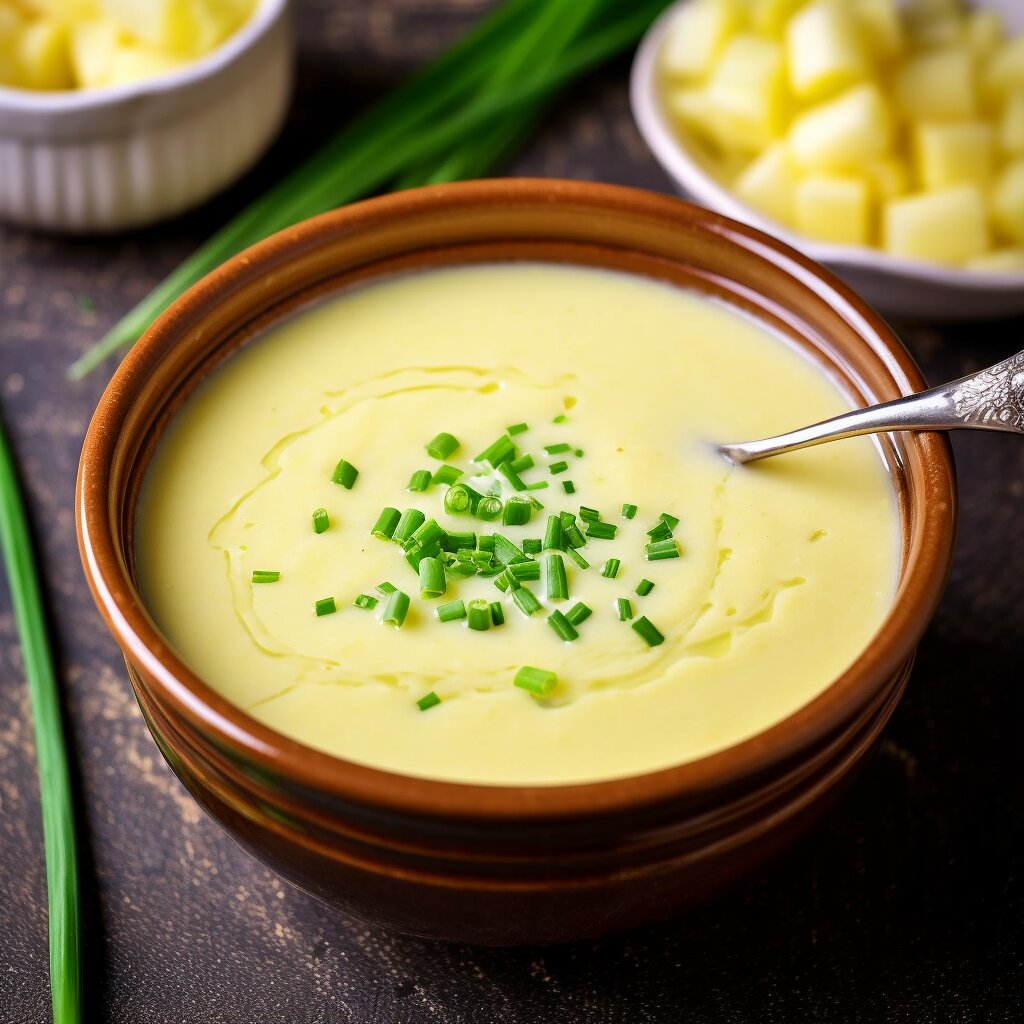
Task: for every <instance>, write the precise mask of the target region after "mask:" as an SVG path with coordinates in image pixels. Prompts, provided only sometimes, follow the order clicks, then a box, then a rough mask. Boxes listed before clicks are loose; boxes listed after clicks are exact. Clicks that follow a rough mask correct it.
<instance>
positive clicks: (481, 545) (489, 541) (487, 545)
mask: <svg viewBox="0 0 1024 1024" xmlns="http://www.w3.org/2000/svg"><path fill="white" fill-rule="evenodd" d="M494 537H495V535H494V534H493V533H482V534H481V535H480V536H479V537H477V539H476V546H477V550H478V551H493V550H494Z"/></svg>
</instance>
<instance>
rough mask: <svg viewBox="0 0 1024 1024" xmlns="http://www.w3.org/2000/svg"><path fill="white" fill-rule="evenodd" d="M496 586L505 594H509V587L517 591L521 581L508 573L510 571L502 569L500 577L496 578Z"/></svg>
mask: <svg viewBox="0 0 1024 1024" xmlns="http://www.w3.org/2000/svg"><path fill="white" fill-rule="evenodd" d="M494 585H495V586H496V587H497V588H498V589H499V590H500V591H501V592H502V593H503V594H507V593H508V590H509V587H511V588H512V589H513V590H517V589H518V588H519V585H520V584H519V580H517V579H516V578H515V576H513V575H512V573H510V572H509V571H508V569H502V570H501V572H499V573H498V575H497V576H495V577H494Z"/></svg>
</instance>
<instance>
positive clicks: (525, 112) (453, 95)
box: [68, 0, 666, 379]
mask: <svg viewBox="0 0 1024 1024" xmlns="http://www.w3.org/2000/svg"><path fill="white" fill-rule="evenodd" d="M665 2H666V0H508V2H506V3H504V4H503V5H502V6H500V7H499V8H497V9H496V10H495V11H494V12H493V13H491V14H490V15H488V16H487V17H486V18H484V19H483V20H482V21H481V22H480V23H479V24H478V25H477V26H476V27H475V28H474V29H473V30H472V31H470V32H469V33H468V34H467V36H466V37H465V38H464V39H462V40H461V41H460V42H459V43H457V44H456V45H455V46H453V47H451V48H450V49H449V50H448V51H446V52H445V53H444V54H442V56H440V57H439V58H438V59H437V60H435V61H433V62H432V63H430V64H429V65H427V66H426V67H425V68H424V69H423V70H421V71H420V72H419V73H418V74H416V75H414V76H413V77H412V78H411V79H410V80H409V81H408V82H406V83H405V84H404V85H403V86H401V87H400V88H399V89H397V90H395V91H394V92H393V93H391V94H390V95H389V96H387V97H386V98H385V99H383V100H382V101H380V102H379V103H376V104H374V105H373V106H372V107H370V108H369V109H367V110H366V111H365V112H364V113H363V114H361V115H360V116H359V117H357V118H356V119H355V120H354V121H353V122H352V123H351V124H350V125H348V126H347V127H346V128H345V129H343V130H342V131H341V132H340V133H338V134H337V135H336V136H335V137H334V138H333V139H332V140H331V141H330V142H328V143H327V144H326V145H325V146H324V147H323V148H322V149H321V150H319V152H317V153H316V154H314V155H313V156H312V157H311V158H310V159H309V160H307V161H306V162H305V163H304V164H302V165H301V166H300V167H298V168H297V169H296V170H295V171H293V172H292V173H291V174H289V175H288V176H287V177H286V178H284V179H283V180H282V181H281V182H279V183H278V184H277V185H275V186H274V187H273V188H271V189H270V190H268V191H267V192H266V193H265V194H264V195H263V196H261V197H260V198H259V199H257V200H256V201H255V202H253V203H252V204H251V205H250V206H248V207H247V208H246V209H244V210H243V211H242V212H241V213H240V214H238V216H236V217H235V218H234V219H233V220H232V221H230V222H229V223H228V224H226V225H225V226H224V227H223V228H221V229H220V230H219V231H218V232H217V233H216V234H215V235H214V236H213V237H212V238H210V239H209V240H208V241H207V242H206V243H204V244H203V245H202V246H201V247H200V248H199V249H198V250H197V251H196V252H195V253H193V254H192V256H190V257H189V258H188V259H186V260H185V262H184V263H182V264H181V265H180V266H179V267H178V268H177V269H176V270H174V271H173V272H172V273H171V274H170V276H169V277H167V278H166V279H165V280H164V281H163V282H162V283H161V284H160V285H158V286H157V287H156V288H155V289H154V290H153V291H152V292H150V294H149V295H147V296H146V297H145V298H144V299H143V300H142V301H141V302H140V303H138V305H136V306H135V308H134V309H132V310H131V311H130V312H129V313H128V314H127V315H126V316H124V317H123V318H122V319H121V320H120V321H119V322H118V323H117V324H115V325H114V327H113V328H112V329H111V330H110V331H109V332H108V333H107V334H106V335H105V336H104V337H103V338H102V339H100V341H99V342H98V343H97V344H96V345H95V346H93V347H92V348H91V349H89V350H88V351H87V352H86V353H85V354H84V355H83V356H82V357H81V358H80V359H79V360H78V361H77V362H75V363H74V364H73V365H72V366H71V367H70V369H69V371H68V372H69V375H70V376H71V377H72V378H73V379H80V378H81V377H83V376H85V375H86V374H87V373H89V372H90V371H91V370H93V369H95V368H96V367H97V366H98V365H99V364H100V363H101V362H102V361H103V360H104V359H106V358H107V357H108V356H110V355H112V354H113V353H115V352H117V351H118V350H120V349H122V348H124V347H125V346H127V345H130V344H131V343H132V342H134V341H135V339H136V338H137V337H138V336H139V335H140V334H141V333H142V332H143V331H144V330H145V329H146V328H147V327H148V326H149V325H150V323H152V321H153V320H154V319H155V318H156V317H157V316H158V315H159V314H160V313H161V312H162V311H163V310H164V309H166V307H167V306H168V305H169V304H170V303H171V302H173V301H174V300H175V299H176V298H177V297H178V296H179V295H181V294H182V293H183V292H184V291H186V290H187V289H188V288H190V287H191V286H192V285H193V284H195V282H196V281H198V280H199V279H200V278H201V277H202V276H203V275H204V274H206V273H208V272H209V271H211V270H212V269H213V268H214V267H216V266H218V265H219V264H220V263H222V262H223V261H224V260H226V259H228V258H229V257H231V256H233V255H235V254H236V253H238V252H240V251H241V250H242V249H244V248H246V247H247V246H249V245H252V244H254V243H255V242H258V241H260V240H261V239H263V238H266V237H267V236H268V235H271V234H273V233H274V232H275V231H279V230H281V229H282V228H285V227H288V226H289V225H291V224H294V223H296V222H297V221H300V220H304V219H305V218H307V217H312V216H315V215H316V214H319V213H324V212H325V211H327V210H330V209H333V208H334V207H337V206H341V205H343V204H345V203H349V202H352V201H354V200H356V199H361V198H364V197H365V196H368V195H371V194H373V193H375V192H380V191H382V190H386V189H388V188H407V187H411V186H414V185H422V184H429V183H435V182H442V181H453V180H457V179H461V178H471V177H478V176H480V175H482V174H485V173H487V172H488V171H489V170H491V169H493V168H494V167H495V166H497V165H498V164H499V163H500V162H501V161H502V160H504V159H506V158H507V156H508V155H509V154H510V153H511V152H512V151H514V150H515V149H516V148H518V147H519V146H520V145H522V143H523V142H524V141H525V140H526V138H527V137H528V136H529V134H530V133H531V132H532V131H533V129H534V127H535V125H536V123H537V122H538V120H539V119H540V117H541V116H542V115H543V112H544V110H545V109H546V108H547V106H548V105H549V104H550V103H551V101H552V100H553V99H554V98H555V97H556V96H557V95H558V93H559V92H560V91H561V90H562V89H563V88H564V87H565V86H567V85H568V84H569V83H571V82H572V81H574V80H575V79H577V78H579V77H580V76H581V75H583V74H585V73H586V72H588V71H590V70H591V69H593V68H595V67H596V66H598V65H600V64H602V63H603V62H605V61H607V60H609V59H610V58H612V57H614V56H616V55H617V54H619V53H621V52H623V51H624V50H626V49H628V48H629V47H630V46H632V45H633V44H634V43H635V42H636V41H637V39H638V38H639V37H640V35H641V34H642V33H643V32H644V30H645V29H646V28H647V26H648V25H649V24H650V22H651V21H652V20H653V18H654V17H655V15H656V14H657V13H658V12H659V11H660V10H661V8H662V7H664V6H665Z"/></svg>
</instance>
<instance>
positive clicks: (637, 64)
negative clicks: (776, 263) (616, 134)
mask: <svg viewBox="0 0 1024 1024" xmlns="http://www.w3.org/2000/svg"><path fill="white" fill-rule="evenodd" d="M693 2H694V0H675V2H674V3H672V4H670V5H669V6H668V7H667V8H665V10H664V11H662V13H661V14H660V15H658V17H657V18H656V19H655V21H654V22H653V23H652V24H651V27H650V28H649V29H648V30H647V32H646V33H645V34H644V37H643V39H642V40H641V41H640V45H639V46H638V47H637V50H636V55H635V56H634V58H633V64H632V67H631V69H630V76H629V103H630V108H631V111H632V114H633V120H634V122H635V123H636V126H637V129H638V131H639V132H640V135H641V136H642V137H643V140H644V142H645V143H646V144H647V147H648V149H650V151H651V153H652V154H653V155H654V158H655V159H656V160H657V161H658V163H659V164H660V165H661V168H662V170H663V171H665V173H666V174H668V175H669V177H670V178H671V179H672V180H673V181H674V182H675V183H676V184H677V186H678V187H679V188H680V189H682V190H683V191H684V192H685V193H686V194H687V195H688V196H692V197H693V198H694V199H695V200H697V201H698V202H700V203H701V204H703V205H704V206H707V207H709V208H710V209H712V210H715V211H717V212H718V213H722V214H724V215H725V216H727V217H731V218H733V219H734V220H738V221H741V222H742V223H744V224H749V225H750V226H751V227H755V228H758V229H759V230H761V231H764V232H767V233H769V234H772V235H774V236H775V237H776V238H780V239H782V240H783V241H784V242H786V243H787V244H788V245H790V246H792V247H794V248H799V249H801V250H802V251H803V252H806V253H807V254H808V255H809V256H811V257H812V258H813V259H815V260H817V261H818V262H819V263H825V264H828V265H829V266H831V267H838V268H849V269H850V270H870V271H871V272H873V273H882V274H887V275H891V276H893V277H897V278H903V279H906V280H909V281H913V282H915V283H918V284H926V285H929V286H932V287H935V288H943V289H951V288H952V289H956V290H957V291H962V292H967V293H971V294H977V295H985V294H991V293H999V294H1014V293H1019V292H1020V289H1021V287H1022V285H1024V271H1020V272H1013V273H1002V274H1001V273H994V272H991V271H975V270H965V269H962V268H959V267H948V266H943V265H942V264H937V263H924V262H922V261H920V260H909V259H901V258H899V257H897V256H890V255H889V254H888V253H886V252H884V251H883V250H882V249H876V248H872V247H871V246H867V245H840V244H837V243H831V242H821V241H818V240H816V239H813V238H809V237H807V236H804V235H801V234H799V233H798V232H796V231H794V230H793V229H792V228H790V227H787V226H786V225H784V224H780V223H779V222H777V221H775V220H772V218H770V217H768V216H767V215H765V214H763V213H761V212H760V211H758V210H756V209H754V208H753V207H752V206H747V205H746V204H745V203H744V202H743V201H742V200H741V199H740V198H739V197H738V196H736V195H735V193H733V192H732V191H731V190H730V189H727V188H725V187H724V186H723V185H721V184H720V183H719V182H718V181H716V180H715V178H714V177H712V175H710V174H708V173H707V172H706V171H705V170H704V169H703V168H702V167H701V166H700V163H699V162H698V161H697V160H695V159H693V157H692V156H691V155H690V152H689V151H688V149H687V147H686V145H685V144H684V143H683V141H682V140H681V139H680V137H679V136H678V135H677V134H676V132H675V131H673V129H672V127H671V125H670V124H669V122H668V119H667V118H666V116H665V112H664V109H663V107H662V104H661V101H660V98H659V95H658V88H657V78H658V53H659V51H660V49H661V45H662V42H663V40H664V38H665V35H666V34H667V32H668V30H669V28H670V27H671V25H672V22H673V21H674V20H675V18H676V17H677V16H678V14H679V11H680V10H681V9H682V8H683V7H686V6H688V5H689V4H691V3H693Z"/></svg>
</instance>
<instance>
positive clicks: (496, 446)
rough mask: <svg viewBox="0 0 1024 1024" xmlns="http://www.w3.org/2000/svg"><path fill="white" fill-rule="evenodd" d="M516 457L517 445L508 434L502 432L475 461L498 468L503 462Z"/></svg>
mask: <svg viewBox="0 0 1024 1024" xmlns="http://www.w3.org/2000/svg"><path fill="white" fill-rule="evenodd" d="M515 457H516V446H515V443H514V442H513V440H512V438H511V437H509V436H508V434H502V435H501V437H499V438H498V439H497V440H496V441H494V442H492V443H491V444H489V445H488V446H487V447H486V448H485V449H484V450H483V451H482V452H481V453H480V454H479V455H477V456H476V457H475V458H474V459H473V461H474V462H476V463H479V464H481V465H484V466H490V467H491V469H497V468H498V467H499V466H500V465H501V464H502V463H503V462H507V461H508V460H509V459H514V458H515Z"/></svg>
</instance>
